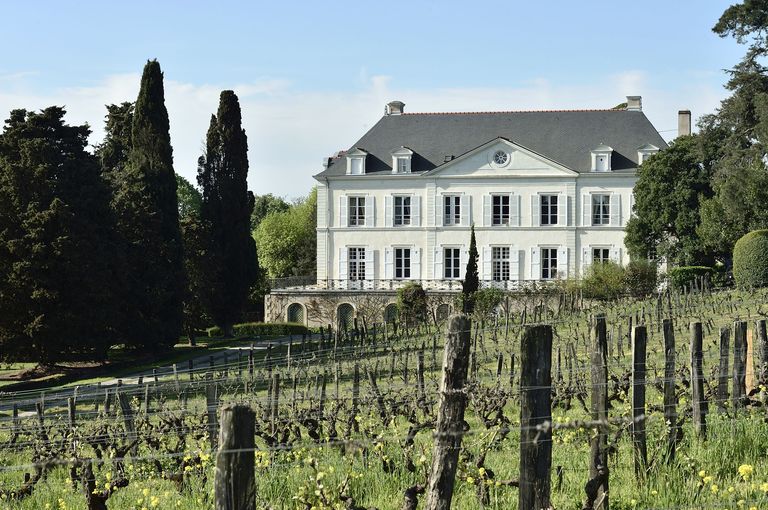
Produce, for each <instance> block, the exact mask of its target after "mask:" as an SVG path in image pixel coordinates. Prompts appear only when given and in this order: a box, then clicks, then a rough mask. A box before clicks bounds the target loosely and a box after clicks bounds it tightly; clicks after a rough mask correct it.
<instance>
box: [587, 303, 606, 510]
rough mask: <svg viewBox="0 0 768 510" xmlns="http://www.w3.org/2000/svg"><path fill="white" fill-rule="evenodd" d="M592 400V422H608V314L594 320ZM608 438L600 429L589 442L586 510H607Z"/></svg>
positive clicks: (604, 430) (598, 316)
mask: <svg viewBox="0 0 768 510" xmlns="http://www.w3.org/2000/svg"><path fill="white" fill-rule="evenodd" d="M591 336H592V349H591V352H592V358H591V360H590V361H591V366H592V370H591V372H592V373H591V375H592V397H591V399H590V405H591V409H590V411H591V414H592V420H593V421H598V420H599V421H602V422H607V421H608V334H607V331H606V325H605V314H602V313H601V314H598V315H597V316H595V317H593V318H592V335H591ZM607 449H608V434H607V432H606V429H605V428H600V429H599V430H598V433H597V435H596V436H594V437H593V438H592V440H591V441H590V453H589V480H590V483H588V484H587V501H586V503H585V504H584V508H586V509H598V510H607V509H608V451H607ZM590 489H592V490H590Z"/></svg>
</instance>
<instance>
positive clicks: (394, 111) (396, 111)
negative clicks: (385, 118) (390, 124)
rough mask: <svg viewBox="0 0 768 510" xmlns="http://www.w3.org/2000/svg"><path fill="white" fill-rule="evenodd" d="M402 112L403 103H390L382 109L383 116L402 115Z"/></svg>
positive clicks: (403, 108) (403, 109)
mask: <svg viewBox="0 0 768 510" xmlns="http://www.w3.org/2000/svg"><path fill="white" fill-rule="evenodd" d="M404 111H405V103H403V102H402V101H392V102H391V103H387V106H385V107H384V114H385V115H402V114H403V112H404Z"/></svg>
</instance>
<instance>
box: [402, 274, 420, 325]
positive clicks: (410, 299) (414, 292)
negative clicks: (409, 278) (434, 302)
mask: <svg viewBox="0 0 768 510" xmlns="http://www.w3.org/2000/svg"><path fill="white" fill-rule="evenodd" d="M397 308H398V310H399V311H400V316H401V317H403V318H405V319H406V320H407V321H408V323H410V324H414V323H416V322H424V321H425V320H426V318H427V293H426V292H425V291H424V287H422V286H421V285H419V284H418V283H408V284H406V285H405V286H403V287H400V288H399V289H397Z"/></svg>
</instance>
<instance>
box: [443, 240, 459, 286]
mask: <svg viewBox="0 0 768 510" xmlns="http://www.w3.org/2000/svg"><path fill="white" fill-rule="evenodd" d="M460 275H461V250H460V248H445V249H444V250H443V277H444V278H446V279H450V280H453V279H456V278H459V277H460Z"/></svg>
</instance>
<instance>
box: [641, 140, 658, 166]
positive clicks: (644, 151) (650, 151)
mask: <svg viewBox="0 0 768 510" xmlns="http://www.w3.org/2000/svg"><path fill="white" fill-rule="evenodd" d="M657 152H659V148H658V147H656V146H655V145H652V144H650V143H646V144H645V145H641V146H640V147H638V148H637V164H638V165H642V164H643V163H645V160H646V159H648V158H649V157H651V156H653V155H654V154H656V153H657Z"/></svg>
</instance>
